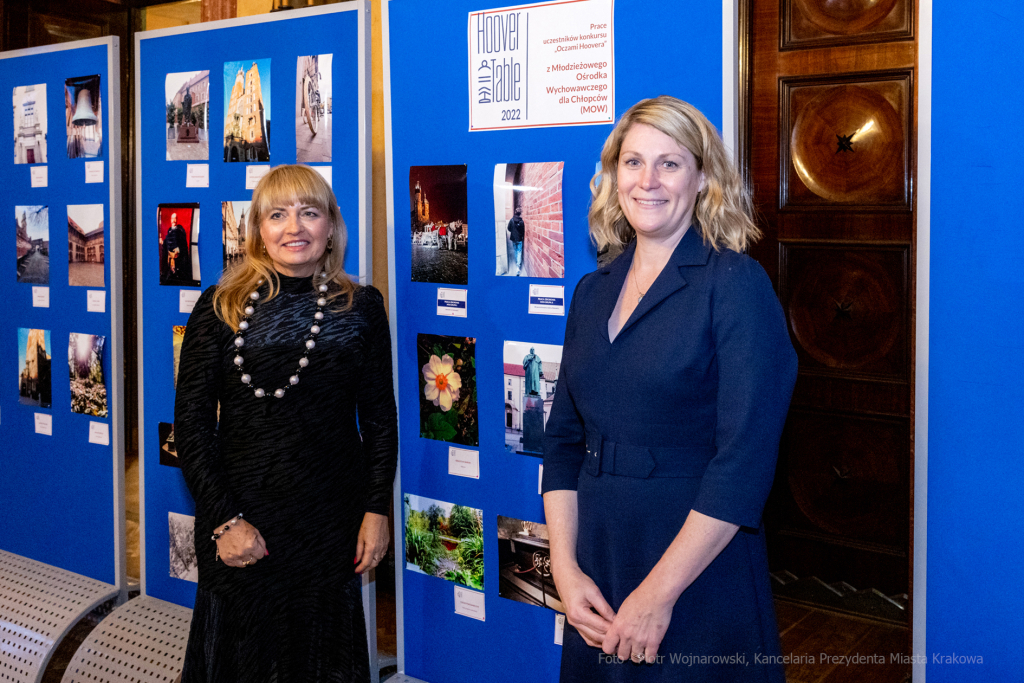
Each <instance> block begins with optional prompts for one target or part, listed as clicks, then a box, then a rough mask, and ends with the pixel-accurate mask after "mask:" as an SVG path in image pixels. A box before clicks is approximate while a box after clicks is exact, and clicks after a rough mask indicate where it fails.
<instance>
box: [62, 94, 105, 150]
mask: <svg viewBox="0 0 1024 683" xmlns="http://www.w3.org/2000/svg"><path fill="white" fill-rule="evenodd" d="M102 104H103V103H102V94H101V93H100V77H99V76H98V75H96V76H77V77H75V78H69V79H67V80H66V81H64V125H65V127H66V128H67V131H68V159H95V158H96V157H98V156H100V155H101V154H102V153H103V106H102Z"/></svg>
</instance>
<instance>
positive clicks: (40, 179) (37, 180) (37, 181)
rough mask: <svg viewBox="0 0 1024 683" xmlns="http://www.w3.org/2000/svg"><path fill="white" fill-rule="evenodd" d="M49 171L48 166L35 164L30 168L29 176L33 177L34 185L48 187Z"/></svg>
mask: <svg viewBox="0 0 1024 683" xmlns="http://www.w3.org/2000/svg"><path fill="white" fill-rule="evenodd" d="M49 177H50V175H49V172H48V171H47V170H46V166H33V167H32V168H31V169H30V170H29V178H31V179H32V187H46V185H47V184H48V183H49Z"/></svg>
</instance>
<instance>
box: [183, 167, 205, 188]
mask: <svg viewBox="0 0 1024 683" xmlns="http://www.w3.org/2000/svg"><path fill="white" fill-rule="evenodd" d="M209 186H210V165H209V164H188V165H187V166H186V167H185V187H209Z"/></svg>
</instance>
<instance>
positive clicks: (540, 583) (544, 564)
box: [498, 515, 565, 612]
mask: <svg viewBox="0 0 1024 683" xmlns="http://www.w3.org/2000/svg"><path fill="white" fill-rule="evenodd" d="M498 565H499V567H500V570H499V573H498V595H500V596H501V597H503V598H508V599H509V600H515V601H516V602H525V603H526V604H527V605H538V606H540V607H547V608H548V609H553V610H555V611H556V612H565V607H563V606H562V600H561V598H559V597H558V589H557V588H555V581H554V579H553V578H551V544H550V543H549V542H548V527H547V525H546V524H540V523H538V522H526V521H523V520H521V519H516V518H515V517H502V516H501V515H498Z"/></svg>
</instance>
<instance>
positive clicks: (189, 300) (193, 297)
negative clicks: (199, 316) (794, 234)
mask: <svg viewBox="0 0 1024 683" xmlns="http://www.w3.org/2000/svg"><path fill="white" fill-rule="evenodd" d="M200 294H202V292H200V291H199V290H198V289H183V290H181V291H180V292H179V293H178V313H191V312H192V309H193V308H195V306H196V302H197V301H199V295H200Z"/></svg>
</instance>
